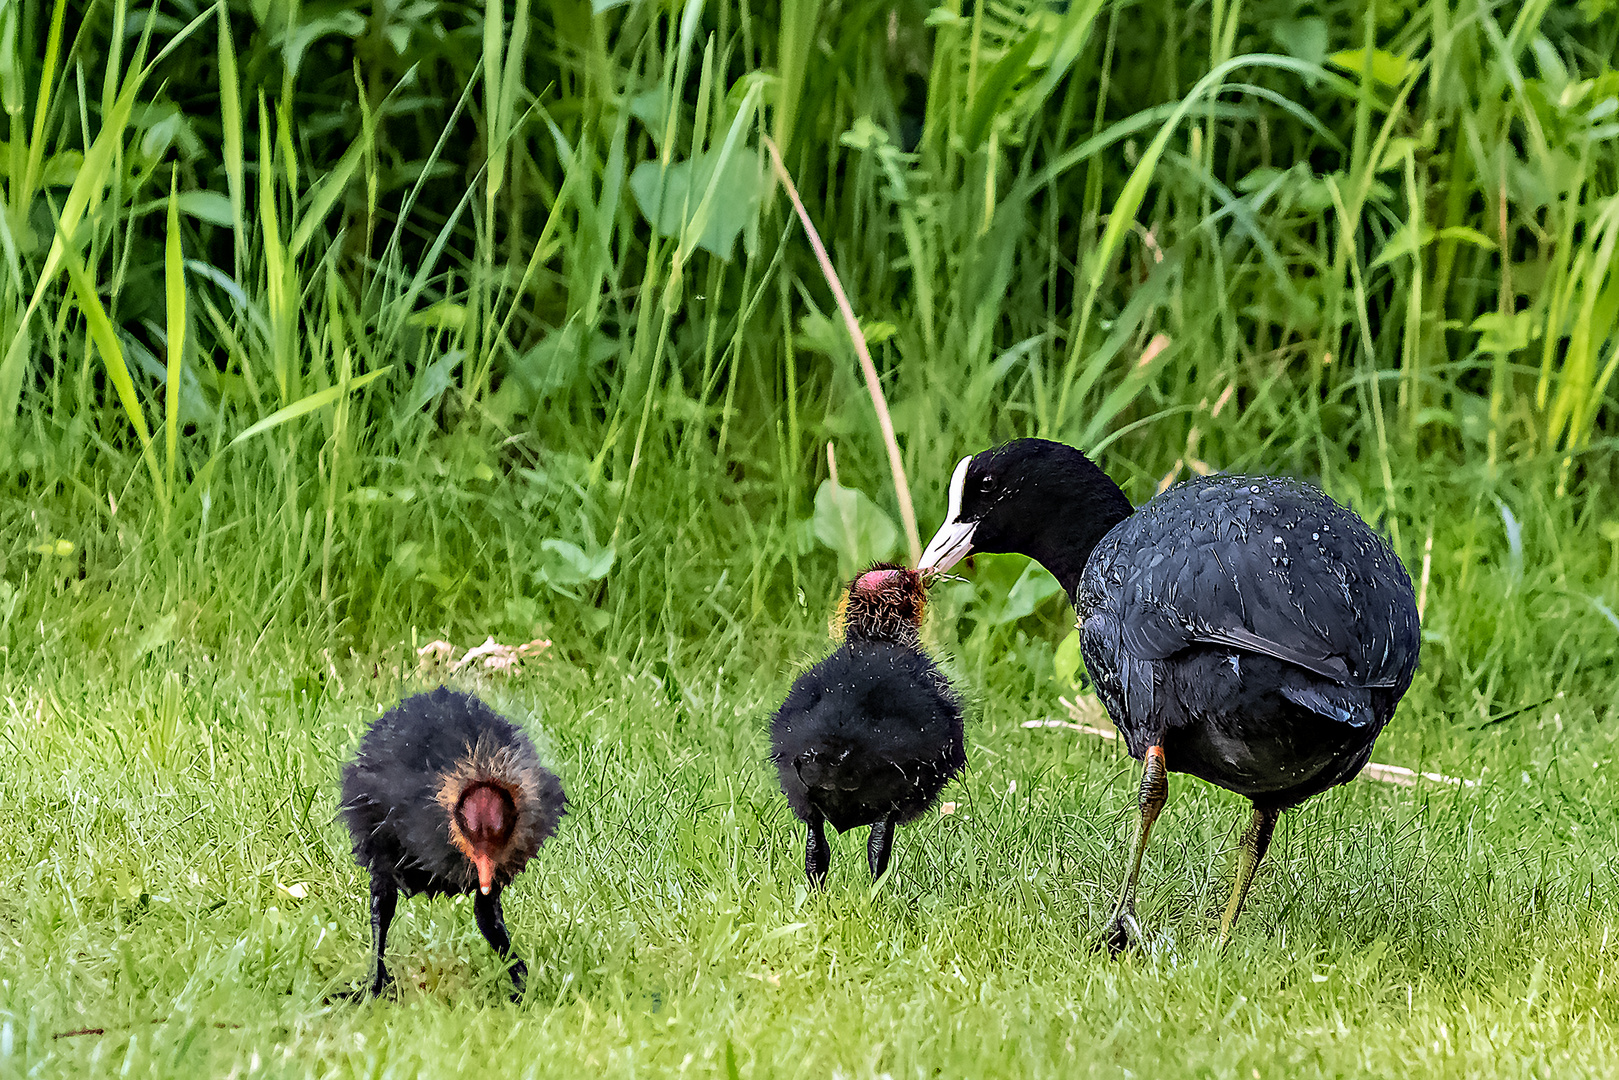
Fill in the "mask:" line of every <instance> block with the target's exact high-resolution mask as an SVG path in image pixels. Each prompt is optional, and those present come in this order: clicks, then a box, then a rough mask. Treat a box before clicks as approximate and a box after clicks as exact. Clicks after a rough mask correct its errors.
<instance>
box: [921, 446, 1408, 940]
mask: <svg viewBox="0 0 1619 1080" xmlns="http://www.w3.org/2000/svg"><path fill="white" fill-rule="evenodd" d="M974 551H986V552H1018V553H1020V554H1023V555H1027V556H1029V557H1030V558H1032V559H1035V560H1036V561H1038V562H1039V563H1040V564H1041V565H1043V566H1044V567H1045V568H1046V569H1047V570H1050V571H1051V573H1052V574H1053V576H1055V577H1056V579H1057V580H1058V581H1059V582H1061V584H1062V586H1063V588H1065V589H1066V590H1067V591H1068V596H1069V599H1070V600H1072V602H1073V604H1074V610H1075V612H1076V613H1077V615H1078V616H1079V632H1080V652H1081V654H1082V655H1083V656H1084V658H1085V666H1086V670H1087V671H1088V672H1089V673H1090V675H1091V678H1092V679H1093V680H1094V681H1095V683H1096V690H1097V694H1098V695H1099V696H1100V697H1101V699H1102V703H1103V704H1104V705H1105V706H1106V707H1107V711H1108V714H1109V715H1110V716H1112V718H1113V722H1114V724H1115V725H1117V727H1118V729H1119V732H1120V734H1122V735H1123V736H1124V742H1125V745H1126V746H1127V747H1129V750H1130V754H1131V756H1132V757H1134V758H1136V759H1137V760H1138V761H1142V762H1144V768H1143V770H1142V777H1141V794H1140V806H1141V820H1140V824H1139V827H1138V829H1137V831H1136V839H1135V842H1134V843H1133V844H1132V846H1131V850H1130V868H1129V872H1128V874H1127V876H1126V878H1125V883H1124V888H1123V890H1122V892H1121V893H1120V896H1119V902H1118V905H1117V906H1116V907H1115V909H1114V913H1113V918H1112V922H1111V924H1110V926H1109V928H1108V933H1107V937H1106V939H1105V940H1106V942H1107V943H1108V945H1109V946H1110V947H1111V948H1113V949H1114V950H1115V951H1118V950H1121V949H1123V948H1125V947H1126V946H1128V945H1129V944H1130V943H1131V942H1132V941H1137V940H1139V939H1140V936H1141V934H1140V927H1139V926H1138V924H1137V922H1136V917H1135V890H1136V880H1137V878H1138V877H1139V875H1140V873H1141V856H1142V852H1143V851H1144V850H1145V848H1146V844H1147V834H1148V832H1149V831H1150V830H1151V828H1152V825H1153V822H1154V821H1155V820H1156V819H1157V817H1158V813H1159V811H1160V810H1161V809H1162V808H1163V805H1164V802H1165V799H1166V798H1167V796H1168V781H1167V777H1166V773H1167V772H1168V771H1170V770H1173V771H1175V772H1186V773H1191V774H1192V775H1193V776H1198V777H1201V778H1202V779H1204V780H1207V781H1209V782H1210V783H1213V784H1217V785H1219V786H1220V787H1223V788H1225V789H1227V790H1228V791H1234V792H1236V793H1237V794H1239V795H1245V796H1247V797H1248V798H1249V799H1250V800H1252V802H1253V806H1254V812H1253V818H1252V821H1251V822H1250V824H1249V826H1248V829H1247V832H1246V833H1245V834H1244V836H1243V838H1242V846H1241V849H1240V851H1239V854H1238V861H1237V876H1236V882H1235V885H1234V887H1233V889H1232V892H1231V899H1230V901H1229V902H1228V904H1227V905H1226V909H1225V915H1224V917H1223V918H1222V919H1221V921H1220V937H1219V941H1220V944H1222V945H1223V944H1224V943H1225V942H1226V940H1227V939H1228V938H1229V936H1230V933H1231V928H1232V926H1233V925H1234V924H1235V923H1236V920H1237V916H1238V914H1239V913H1240V912H1241V911H1242V904H1243V900H1244V899H1245V898H1246V896H1247V894H1248V888H1249V886H1250V885H1251V884H1252V882H1253V877H1254V871H1255V870H1256V869H1257V868H1258V866H1259V860H1260V859H1262V858H1263V857H1264V855H1265V849H1266V847H1267V846H1269V844H1270V838H1271V832H1272V830H1273V829H1274V828H1275V826H1276V819H1277V817H1278V815H1279V814H1280V813H1281V811H1283V810H1285V809H1288V808H1290V807H1293V806H1296V805H1298V804H1299V803H1301V802H1303V801H1304V800H1305V799H1308V798H1309V797H1310V796H1312V795H1315V794H1318V793H1320V792H1322V791H1325V790H1327V789H1328V788H1330V787H1332V786H1334V785H1336V784H1341V783H1343V782H1345V781H1346V780H1349V779H1350V778H1352V777H1353V776H1355V774H1356V773H1358V772H1360V770H1361V768H1362V766H1364V765H1365V764H1366V761H1367V759H1368V758H1369V757H1370V756H1371V752H1372V743H1373V742H1374V741H1375V740H1376V739H1377V735H1378V733H1379V732H1381V731H1382V730H1383V726H1384V725H1385V724H1387V723H1388V721H1389V718H1390V717H1392V716H1393V715H1394V707H1395V705H1396V703H1397V702H1398V701H1399V700H1400V697H1401V695H1403V694H1404V693H1405V691H1406V689H1407V687H1409V686H1410V685H1411V677H1412V675H1413V674H1414V673H1415V671H1416V667H1417V653H1418V649H1419V644H1420V634H1419V627H1418V624H1417V607H1416V598H1415V596H1414V595H1413V594H1412V590H1411V579H1410V578H1409V577H1408V576H1407V575H1406V572H1405V567H1404V566H1402V565H1401V563H1400V560H1399V558H1398V557H1397V556H1396V555H1395V554H1394V552H1393V551H1392V550H1391V549H1390V548H1389V546H1388V544H1386V543H1385V542H1384V541H1383V539H1382V537H1380V536H1378V535H1377V534H1376V533H1375V532H1373V531H1372V530H1371V529H1370V528H1369V527H1368V526H1367V525H1366V523H1365V522H1364V521H1362V520H1361V519H1360V518H1359V517H1357V516H1356V515H1355V514H1354V513H1352V512H1351V511H1349V510H1346V509H1344V508H1343V507H1342V506H1339V505H1338V504H1337V503H1335V502H1333V501H1332V500H1331V499H1329V498H1327V496H1325V495H1323V494H1322V493H1321V492H1320V491H1318V490H1317V489H1315V488H1313V487H1310V486H1309V485H1307V484H1301V483H1297V482H1295V481H1292V480H1280V479H1276V478H1274V477H1243V476H1208V477H1201V478H1198V479H1194V480H1189V481H1187V482H1186V483H1183V484H1179V485H1177V486H1175V487H1172V488H1170V489H1169V490H1168V491H1166V492H1164V493H1163V494H1161V495H1159V496H1158V497H1157V498H1155V499H1153V500H1151V501H1150V502H1148V503H1146V504H1144V505H1143V506H1141V507H1140V508H1139V509H1134V510H1132V508H1131V506H1130V503H1129V501H1128V500H1126V499H1125V497H1124V493H1123V492H1122V491H1120V490H1119V488H1118V486H1117V485H1115V484H1114V483H1113V481H1112V480H1109V479H1108V477H1107V475H1106V474H1105V473H1103V472H1102V470H1101V469H1099V468H1097V467H1096V465H1095V464H1093V463H1092V462H1091V461H1090V460H1089V459H1088V458H1086V457H1085V455H1083V454H1081V453H1080V452H1079V451H1078V450H1075V449H1074V448H1073V447H1070V446H1064V445H1062V444H1061V443H1054V442H1047V441H1045V440H1042V439H1020V440H1017V441H1015V442H1011V443H1008V444H1006V445H1005V446H1001V447H997V448H995V449H993V450H986V451H984V452H983V453H981V454H979V455H977V456H976V457H969V458H964V459H962V461H961V463H960V464H959V465H957V466H956V472H955V475H954V476H953V477H952V478H951V482H950V509H949V514H948V517H947V519H946V521H945V523H944V525H942V526H941V527H940V528H939V532H938V534H937V535H936V536H934V538H933V540H932V542H931V543H929V544H928V548H927V551H926V552H925V553H924V554H923V556H922V561H921V569H922V570H923V571H924V572H931V571H943V570H946V569H948V568H949V567H950V566H952V565H954V564H955V563H956V562H957V561H958V560H960V559H962V558H963V557H965V556H966V555H968V554H970V553H972V552H974Z"/></svg>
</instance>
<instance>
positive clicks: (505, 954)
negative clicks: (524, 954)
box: [472, 889, 528, 1001]
mask: <svg viewBox="0 0 1619 1080" xmlns="http://www.w3.org/2000/svg"><path fill="white" fill-rule="evenodd" d="M472 914H473V915H474V916H475V917H476V918H477V920H478V929H479V930H481V931H482V932H483V936H484V940H486V941H488V942H489V944H490V946H491V947H493V948H494V950H495V952H496V953H497V954H499V956H500V957H501V959H503V960H508V961H510V962H511V967H510V968H509V969H508V970H509V971H510V972H511V976H512V1000H513V1001H519V1000H521V999H522V997H523V987H524V985H525V984H526V983H527V982H528V965H527V964H525V963H523V961H522V959H521V958H520V957H519V956H518V955H517V954H516V953H514V952H512V939H511V937H510V935H508V934H507V933H506V913H505V912H503V911H502V910H501V909H500V890H499V889H495V890H492V891H491V892H489V893H488V895H485V894H483V893H474V894H473V901H472Z"/></svg>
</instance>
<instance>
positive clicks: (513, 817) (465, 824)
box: [455, 783, 517, 895]
mask: <svg viewBox="0 0 1619 1080" xmlns="http://www.w3.org/2000/svg"><path fill="white" fill-rule="evenodd" d="M455 824H456V827H457V828H456V830H455V831H457V832H459V833H460V836H459V838H457V839H459V840H461V841H462V842H461V843H458V844H457V846H458V847H460V848H461V852H462V854H464V855H466V857H467V858H468V859H470V860H471V861H472V865H473V866H474V867H476V868H477V871H478V891H480V892H482V893H484V894H485V895H488V893H489V890H490V889H491V888H493V887H494V884H495V866H496V864H497V863H498V862H499V861H500V857H501V855H502V853H503V852H504V849H505V847H506V845H507V844H508V843H509V842H510V841H511V837H512V832H513V830H515V829H516V827H517V808H516V806H515V805H513V803H512V797H511V794H510V793H509V792H507V791H506V790H505V789H504V788H502V787H500V786H499V785H497V784H487V783H485V784H473V785H472V786H470V787H468V788H467V790H466V793H465V794H463V795H462V796H461V801H460V803H459V804H457V806H456V808H455Z"/></svg>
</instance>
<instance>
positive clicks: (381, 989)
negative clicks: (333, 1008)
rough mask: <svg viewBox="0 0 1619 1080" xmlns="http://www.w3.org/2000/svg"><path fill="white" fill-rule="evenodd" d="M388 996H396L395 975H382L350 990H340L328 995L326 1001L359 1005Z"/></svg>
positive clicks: (332, 1003) (331, 1003) (330, 1003)
mask: <svg viewBox="0 0 1619 1080" xmlns="http://www.w3.org/2000/svg"><path fill="white" fill-rule="evenodd" d="M383 996H387V997H389V998H392V997H396V996H397V995H396V994H395V993H394V977H393V976H392V975H381V976H378V977H377V978H375V979H372V980H371V981H370V982H369V983H368V984H366V985H365V986H356V987H354V988H352V989H349V990H340V991H337V992H335V993H331V994H328V995H326V1003H327V1004H328V1005H335V1004H339V1003H344V1004H353V1005H358V1004H362V1003H364V1002H367V1001H370V1000H371V999H372V998H377V997H383Z"/></svg>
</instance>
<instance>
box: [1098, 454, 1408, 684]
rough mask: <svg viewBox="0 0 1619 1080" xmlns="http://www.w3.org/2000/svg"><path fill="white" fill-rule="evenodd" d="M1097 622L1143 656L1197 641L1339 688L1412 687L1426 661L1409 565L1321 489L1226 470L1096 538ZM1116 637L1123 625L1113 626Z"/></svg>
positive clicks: (1159, 655)
mask: <svg viewBox="0 0 1619 1080" xmlns="http://www.w3.org/2000/svg"><path fill="white" fill-rule="evenodd" d="M1081 591H1082V592H1084V593H1087V594H1089V596H1088V600H1089V615H1088V618H1087V622H1094V621H1097V620H1098V619H1100V620H1102V621H1106V622H1110V623H1112V624H1113V626H1112V627H1111V629H1112V630H1113V632H1114V634H1116V635H1117V636H1116V638H1115V640H1116V642H1117V647H1118V648H1119V649H1120V650H1121V651H1122V652H1123V653H1124V654H1125V655H1126V656H1128V657H1129V658H1132V659H1134V660H1138V661H1151V660H1162V659H1165V658H1167V657H1170V656H1173V655H1174V654H1175V653H1177V652H1180V651H1181V650H1183V649H1186V648H1188V647H1189V646H1192V645H1197V644H1206V645H1220V646H1225V647H1228V648H1232V649H1238V650H1244V651H1247V652H1252V653H1259V654H1262V655H1265V656H1272V657H1275V658H1277V659H1279V660H1285V661H1287V662H1289V663H1292V664H1297V665H1298V666H1299V667H1301V668H1303V669H1305V670H1306V671H1310V672H1313V673H1315V674H1316V675H1319V676H1321V677H1322V678H1325V679H1328V680H1331V681H1332V682H1335V683H1338V684H1339V685H1342V686H1360V687H1397V688H1399V689H1400V690H1403V689H1404V688H1405V687H1406V686H1407V685H1409V683H1410V681H1411V676H1412V673H1413V672H1414V671H1415V669H1416V660H1417V649H1418V628H1417V616H1416V604H1415V597H1414V596H1413V594H1412V590H1411V581H1410V578H1409V577H1407V576H1406V573H1405V568H1404V567H1403V566H1401V565H1400V561H1399V559H1398V558H1397V557H1395V555H1394V553H1393V551H1391V550H1390V549H1389V547H1388V545H1387V544H1385V543H1384V542H1383V540H1382V539H1381V538H1380V537H1379V536H1378V535H1377V534H1376V533H1374V532H1373V531H1372V530H1371V529H1370V528H1369V527H1368V526H1367V525H1366V524H1365V522H1363V521H1361V520H1360V518H1358V517H1356V516H1355V515H1354V514H1353V513H1351V512H1350V511H1348V510H1345V509H1344V508H1343V507H1341V506H1339V505H1338V504H1336V503H1334V502H1332V500H1330V499H1328V498H1327V497H1326V496H1325V495H1323V494H1321V493H1320V492H1319V491H1316V490H1315V489H1314V488H1310V487H1306V486H1304V485H1301V484H1297V483H1294V482H1292V481H1287V480H1279V479H1275V478H1263V477H1259V478H1248V477H1228V476H1218V477H1209V478H1206V479H1200V480H1194V481H1190V482H1188V483H1185V484H1182V485H1180V486H1178V487H1176V488H1172V489H1171V490H1170V491H1168V492H1166V493H1165V494H1163V495H1161V496H1159V497H1158V498H1156V499H1154V500H1152V501H1151V502H1149V503H1147V504H1146V505H1145V506H1143V507H1141V509H1139V510H1137V511H1136V513H1135V514H1133V515H1131V516H1130V517H1129V518H1127V519H1125V521H1123V522H1121V523H1120V524H1119V525H1118V527H1117V528H1115V529H1114V530H1113V531H1112V532H1110V533H1109V534H1108V535H1107V536H1106V537H1105V538H1104V539H1103V541H1102V543H1101V544H1099V545H1098V546H1097V549H1096V552H1095V553H1094V554H1093V556H1092V558H1091V560H1090V562H1089V564H1088V566H1087V570H1086V575H1085V581H1084V582H1083V583H1082V586H1081ZM1109 636H1113V635H1111V634H1110V635H1109Z"/></svg>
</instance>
